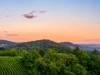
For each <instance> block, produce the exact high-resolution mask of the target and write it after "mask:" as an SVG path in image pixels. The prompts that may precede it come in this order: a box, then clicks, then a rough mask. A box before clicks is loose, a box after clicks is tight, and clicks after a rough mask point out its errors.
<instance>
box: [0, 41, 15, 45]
mask: <svg viewBox="0 0 100 75" xmlns="http://www.w3.org/2000/svg"><path fill="white" fill-rule="evenodd" d="M0 44H15V42H12V41H8V40H0Z"/></svg>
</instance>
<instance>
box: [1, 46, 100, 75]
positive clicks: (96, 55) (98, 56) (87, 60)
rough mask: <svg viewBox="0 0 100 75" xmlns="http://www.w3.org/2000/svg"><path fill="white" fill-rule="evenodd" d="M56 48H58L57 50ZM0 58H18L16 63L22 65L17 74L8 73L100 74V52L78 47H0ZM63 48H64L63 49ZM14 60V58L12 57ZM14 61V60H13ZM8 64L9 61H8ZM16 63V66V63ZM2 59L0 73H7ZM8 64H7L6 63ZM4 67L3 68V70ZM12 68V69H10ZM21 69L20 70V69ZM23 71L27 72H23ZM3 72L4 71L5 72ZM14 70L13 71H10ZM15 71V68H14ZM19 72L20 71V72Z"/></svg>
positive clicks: (21, 74) (43, 74) (28, 74)
mask: <svg viewBox="0 0 100 75" xmlns="http://www.w3.org/2000/svg"><path fill="white" fill-rule="evenodd" d="M54 47H55V46H54ZM58 48H60V49H59V50H58ZM0 49H1V51H0V59H1V58H2V59H4V58H5V57H6V58H7V57H9V58H8V59H11V58H16V57H17V59H19V62H18V64H19V63H20V65H21V66H22V68H23V69H22V68H20V71H19V74H14V73H12V74H10V75H25V74H26V75H99V74H100V52H99V51H98V50H96V49H94V50H93V51H83V50H81V49H80V48H79V47H76V48H75V49H71V48H69V47H66V48H65V47H64V48H63V47H62V46H61V47H55V48H53V47H52V48H49V47H48V48H46V49H44V48H42V47H41V48H38V49H37V50H36V49H33V50H27V49H21V50H19V48H8V49H7V48H2V47H1V48H0ZM63 49H64V50H63ZM13 60H14V59H13ZM0 61H1V60H0ZM14 62H15V61H14ZM1 63H2V64H1ZM8 64H9V63H8ZM18 64H16V66H17V65H18ZM2 66H3V61H1V62H0V67H1V69H0V75H4V74H3V73H2V71H5V72H6V75H9V74H8V72H9V69H8V70H7V67H6V69H4V68H3V67H2ZM6 66H8V65H6ZM9 68H11V67H9ZM3 69H4V70H3ZM10 70H12V69H10ZM21 70H22V71H21ZM24 71H25V72H27V73H25V74H24ZM5 72H4V73H5ZM12 72H14V71H12ZM15 72H16V73H17V70H15ZM20 72H21V73H20Z"/></svg>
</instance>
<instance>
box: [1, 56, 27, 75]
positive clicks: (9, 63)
mask: <svg viewBox="0 0 100 75" xmlns="http://www.w3.org/2000/svg"><path fill="white" fill-rule="evenodd" d="M20 59H21V57H7V56H2V57H0V75H28V74H27V72H26V70H25V68H24V67H23V66H22V65H21V62H20Z"/></svg>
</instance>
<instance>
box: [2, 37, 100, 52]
mask: <svg viewBox="0 0 100 75" xmlns="http://www.w3.org/2000/svg"><path fill="white" fill-rule="evenodd" d="M2 46H3V47H5V46H8V47H16V48H30V49H33V48H34V49H37V48H44V49H45V48H59V47H70V48H75V47H77V46H78V47H79V48H81V49H83V50H88V51H89V50H94V49H95V48H96V49H98V50H100V44H74V43H71V42H60V43H57V42H54V41H51V40H47V39H43V40H35V41H29V42H22V43H16V42H12V41H8V40H0V47H2Z"/></svg>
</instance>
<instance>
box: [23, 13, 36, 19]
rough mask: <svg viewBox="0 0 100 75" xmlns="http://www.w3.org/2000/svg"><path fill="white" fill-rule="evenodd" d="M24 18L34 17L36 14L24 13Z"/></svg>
mask: <svg viewBox="0 0 100 75" xmlns="http://www.w3.org/2000/svg"><path fill="white" fill-rule="evenodd" d="M23 16H24V17H25V18H28V19H32V18H36V17H37V16H35V15H32V14H24V15H23Z"/></svg>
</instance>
